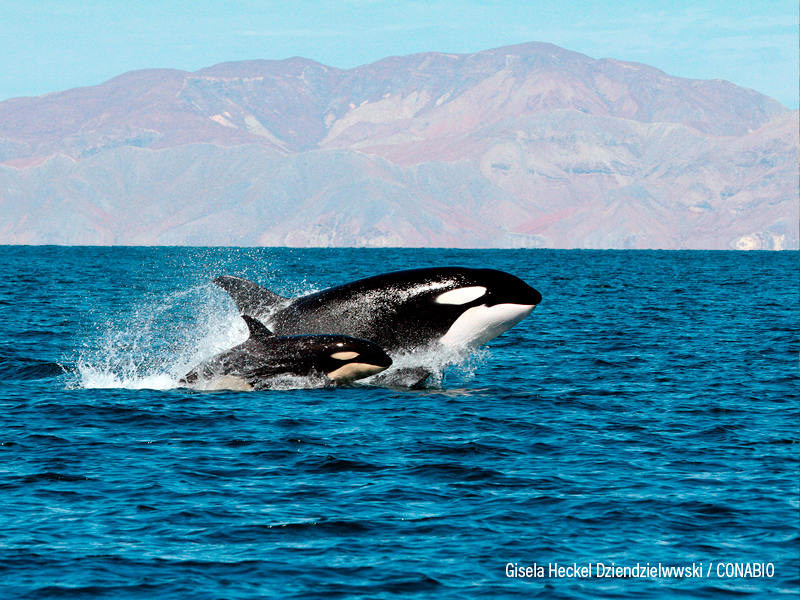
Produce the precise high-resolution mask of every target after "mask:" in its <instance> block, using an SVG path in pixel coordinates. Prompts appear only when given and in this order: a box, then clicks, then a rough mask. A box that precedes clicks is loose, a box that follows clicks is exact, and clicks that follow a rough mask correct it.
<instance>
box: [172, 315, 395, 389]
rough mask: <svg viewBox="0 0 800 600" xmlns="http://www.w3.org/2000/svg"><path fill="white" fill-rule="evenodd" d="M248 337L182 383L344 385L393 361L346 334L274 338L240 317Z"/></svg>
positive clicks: (245, 386) (219, 385) (214, 386)
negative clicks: (317, 381)
mask: <svg viewBox="0 0 800 600" xmlns="http://www.w3.org/2000/svg"><path fill="white" fill-rule="evenodd" d="M242 318H243V319H244V320H245V322H246V323H247V327H248V329H249V332H250V337H249V338H248V339H247V340H246V341H245V342H243V343H242V344H239V345H238V346H235V347H233V348H231V349H230V350H227V351H225V352H222V353H220V354H217V355H216V356H214V357H213V358H211V359H210V360H208V361H205V362H203V363H201V364H200V365H198V366H197V367H195V368H194V369H192V370H191V371H189V372H188V373H187V374H186V375H184V376H183V377H182V378H181V380H180V381H179V384H180V385H183V386H189V387H195V388H200V389H206V390H208V389H236V390H261V389H265V388H268V387H269V386H270V383H271V382H274V381H275V380H276V379H277V378H280V377H285V376H296V377H321V378H322V380H323V383H324V384H338V383H347V382H350V381H353V380H356V379H363V378H364V377H369V376H370V375H375V374H376V373H380V372H381V371H383V370H385V369H386V368H388V367H389V366H391V364H392V359H391V358H390V357H389V356H388V355H387V354H386V353H385V352H384V351H383V350H382V349H381V347H380V346H378V345H377V344H374V343H373V342H369V341H366V340H360V339H356V338H352V337H349V336H344V335H293V336H277V335H275V334H274V333H273V332H271V331H270V330H269V329H268V328H267V327H265V326H264V324H263V323H261V322H260V321H258V320H256V319H255V318H253V317H250V316H247V315H243V317H242Z"/></svg>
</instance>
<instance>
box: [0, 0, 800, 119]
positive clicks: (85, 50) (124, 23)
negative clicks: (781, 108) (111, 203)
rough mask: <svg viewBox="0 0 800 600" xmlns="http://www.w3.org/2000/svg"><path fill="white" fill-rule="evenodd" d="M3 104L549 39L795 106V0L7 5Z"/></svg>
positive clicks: (226, 0)
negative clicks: (255, 64)
mask: <svg viewBox="0 0 800 600" xmlns="http://www.w3.org/2000/svg"><path fill="white" fill-rule="evenodd" d="M0 39H1V40H2V42H0V64H2V65H3V66H2V69H0V100H4V99H6V98H11V97H14V96H34V95H39V94H44V93H47V92H52V91H58V90H63V89H68V88H72V87H79V86H86V85H95V84H98V83H102V82H103V81H106V80H108V79H110V78H112V77H114V76H116V75H119V74H120V73H124V72H125V71H130V70H133V69H144V68H152V67H158V68H161V67H169V68H175V69H184V70H188V71H194V70H197V69H200V68H202V67H207V66H210V65H213V64H216V63H219V62H225V61H232V60H248V59H254V58H266V59H282V58H288V57H291V56H303V57H305V58H310V59H313V60H316V61H319V62H321V63H323V64H326V65H330V66H334V67H339V68H349V67H355V66H358V65H362V64H367V63H370V62H373V61H375V60H378V59H380V58H384V57H386V56H393V55H405V54H413V53H416V52H427V51H441V52H455V53H471V52H479V51H481V50H486V49H489V48H496V47H498V46H506V45H510V44H517V43H521V42H529V41H538V42H550V43H552V44H556V45H558V46H561V47H563V48H566V49H568V50H574V51H576V52H582V53H583V54H587V55H589V56H591V57H593V58H605V57H610V58H616V59H619V60H630V61H636V62H642V63H646V64H648V65H652V66H654V67H658V68H660V69H662V70H664V71H666V72H667V73H669V74H671V75H677V76H680V77H691V78H697V79H727V80H729V81H732V82H733V83H735V84H737V85H740V86H744V87H749V88H753V89H755V90H758V91H759V92H762V93H764V94H767V95H769V96H772V97H773V98H776V99H777V100H779V101H781V102H782V103H783V104H785V105H786V106H788V107H790V108H797V106H798V69H799V68H800V67H798V52H799V51H798V46H800V41H799V40H798V2H797V0H769V1H768V2H758V1H756V0H703V1H698V0H663V1H662V2H652V1H650V0H647V1H645V0H642V1H632V0H557V1H548V2H545V1H537V0H529V1H523V0H462V1H459V0H337V1H333V0H290V1H282V0H281V1H258V0H216V1H211V0H81V1H79V2H78V1H73V0H2V2H0Z"/></svg>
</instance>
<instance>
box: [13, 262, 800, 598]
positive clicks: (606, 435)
mask: <svg viewBox="0 0 800 600" xmlns="http://www.w3.org/2000/svg"><path fill="white" fill-rule="evenodd" d="M436 265H463V266H480V267H489V268H495V269H502V270H504V271H508V272H510V273H513V274H515V275H517V276H519V277H521V278H522V279H524V280H525V281H527V282H528V283H530V284H531V285H533V287H535V288H536V289H538V290H539V291H540V292H541V293H542V295H543V298H544V299H543V302H542V304H541V305H540V306H539V307H538V308H537V309H536V310H535V311H534V312H533V313H532V314H531V315H530V316H529V317H528V318H527V319H525V320H524V321H523V322H522V323H520V324H519V325H517V326H516V327H515V328H513V329H511V330H510V331H508V332H507V333H505V334H503V335H502V336H500V337H499V338H497V339H495V340H493V341H492V342H490V343H489V344H488V345H487V346H485V347H484V349H482V350H480V351H479V352H477V353H476V354H475V355H474V356H472V357H471V358H470V359H469V360H468V361H467V362H466V363H465V364H461V365H454V366H449V367H447V368H446V370H445V372H444V378H443V379H442V380H441V381H438V382H436V383H434V385H432V386H431V387H429V388H427V389H422V390H398V389H390V388H381V387H371V386H368V385H353V386H350V387H343V388H324V389H286V390H270V391H264V392H197V391H191V390H186V389H181V388H176V387H175V385H176V381H177V379H178V378H179V377H180V376H181V375H183V374H184V373H185V371H186V370H188V368H191V367H192V366H194V363H195V362H196V361H197V360H198V359H199V358H201V357H203V356H208V355H209V354H210V353H213V352H214V351H217V350H221V349H224V348H226V347H230V346H232V345H233V344H235V343H237V342H238V341H241V339H243V338H244V337H245V336H246V334H245V328H244V325H243V324H242V322H241V319H239V318H238V316H237V314H236V310H235V307H234V306H233V303H232V302H231V301H230V300H229V298H228V297H227V296H226V295H225V294H224V293H223V292H222V291H220V290H218V289H217V288H215V287H214V286H213V285H212V284H211V280H212V279H213V277H214V276H215V275H219V274H233V275H240V276H244V277H247V278H250V279H253V280H255V281H258V282H260V283H261V284H262V285H265V286H266V287H269V288H271V289H273V290H275V291H277V292H279V293H283V294H284V295H297V294H301V293H304V292H309V291H312V290H317V289H322V288H325V287H328V286H331V285H337V284H341V283H344V282H347V281H351V280H354V279H357V278H360V277H364V276H369V275H374V274H378V273H381V272H386V271H391V270H397V269H403V268H412V267H422V266H436ZM799 277H800V268H799V262H798V253H797V252H778V253H764V252H753V253H735V252H693V251H682V252H645V251H550V250H519V251H500V250H486V251H466V250H378V249H374V250H355V249H341V250H327V249H326V250H323V249H304V250H300V249H230V248H205V249H201V248H196V249H191V248H183V249H181V248H62V247H3V248H0V409H1V410H0V461H2V462H0V493H2V496H1V497H2V501H1V502H0V597H2V598H115V599H119V598H192V599H204V598H262V597H263V598H309V599H311V598H357V597H364V598H378V599H380V598H394V597H403V598H662V597H673V596H676V595H681V596H683V597H690V598H717V597H721V596H723V597H724V596H737V597H747V598H760V597H764V598H766V597H773V596H775V595H777V594H790V595H792V596H794V597H796V596H797V594H798V589H799V588H800V536H799V535H798V529H800V523H799V519H800V510H799V507H798V494H799V493H800V492H799V491H798V465H799V462H798V454H799V451H800V444H799V443H798V442H799V438H800V432H799V431H798V429H799V428H800V412H799V409H800V386H798V353H799V352H800V332H799V331H798V307H800V300H799V299H798V280H799ZM598 563H599V564H600V565H602V566H599V565H598ZM659 565H660V569H663V570H666V569H677V568H680V569H682V571H681V575H678V572H677V571H674V570H673V571H670V572H669V573H665V572H664V571H663V570H659ZM574 566H577V573H575V571H576V569H575V568H574ZM612 566H613V567H614V568H613V569H609V567H612ZM559 567H561V568H563V570H562V571H559ZM567 567H569V568H570V569H569V570H567V569H566V568H567ZM616 567H623V570H622V571H621V572H620V574H622V575H627V576H626V577H608V576H603V575H609V574H616V573H617V571H616ZM625 567H627V571H625V570H624V568H625ZM634 567H636V568H637V571H636V574H639V575H641V574H642V572H644V574H645V575H646V576H645V577H633V576H631V575H633V573H634V571H633V569H634ZM645 569H647V570H646V571H645ZM737 569H738V571H737ZM587 573H588V574H587ZM509 575H512V576H509ZM514 575H523V576H514ZM528 575H530V576H528ZM576 575H577V576H576ZM589 575H590V576H589ZM698 575H699V576H698ZM758 575H760V576H758Z"/></svg>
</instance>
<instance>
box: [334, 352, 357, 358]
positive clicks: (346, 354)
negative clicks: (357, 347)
mask: <svg viewBox="0 0 800 600" xmlns="http://www.w3.org/2000/svg"><path fill="white" fill-rule="evenodd" d="M356 356H358V352H334V353H333V354H331V358H335V359H336V360H350V359H351V358H355V357H356Z"/></svg>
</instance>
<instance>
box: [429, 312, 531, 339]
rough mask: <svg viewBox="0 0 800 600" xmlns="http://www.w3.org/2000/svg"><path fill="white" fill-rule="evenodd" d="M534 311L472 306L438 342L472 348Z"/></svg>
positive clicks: (504, 330) (503, 331)
mask: <svg viewBox="0 0 800 600" xmlns="http://www.w3.org/2000/svg"><path fill="white" fill-rule="evenodd" d="M534 308H536V306H535V305H531V304H495V305H494V306H486V305H485V304H482V305H480V306H473V307H472V308H468V309H467V310H465V311H464V313H463V314H462V315H461V316H460V317H458V319H456V321H455V323H453V324H452V325H451V326H450V329H448V331H447V333H446V334H444V336H443V337H442V339H441V342H442V344H444V345H445V346H448V347H450V348H453V349H463V348H476V347H478V346H480V345H481V344H485V343H486V342H488V341H489V340H492V339H494V338H496V337H497V336H498V335H500V334H501V333H505V332H506V331H508V330H509V329H511V328H512V327H513V326H514V325H516V324H517V323H519V322H520V321H522V319H524V318H525V317H527V316H528V315H529V314H531V311H532V310H533V309H534Z"/></svg>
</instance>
